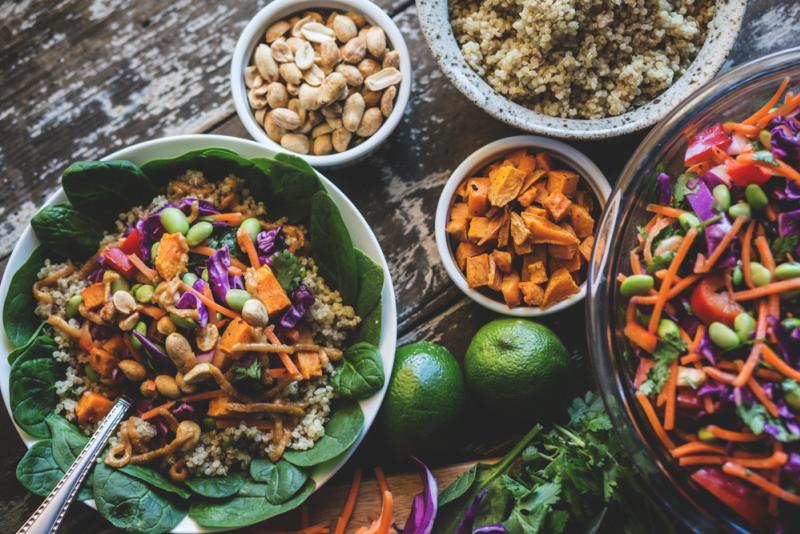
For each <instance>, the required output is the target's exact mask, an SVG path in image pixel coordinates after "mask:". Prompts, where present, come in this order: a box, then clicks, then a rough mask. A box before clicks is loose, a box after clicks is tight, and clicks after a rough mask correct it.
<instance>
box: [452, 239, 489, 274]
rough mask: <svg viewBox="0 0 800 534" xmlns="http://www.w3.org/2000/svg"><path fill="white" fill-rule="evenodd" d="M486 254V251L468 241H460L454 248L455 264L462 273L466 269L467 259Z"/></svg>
mask: <svg viewBox="0 0 800 534" xmlns="http://www.w3.org/2000/svg"><path fill="white" fill-rule="evenodd" d="M484 252H486V249H484V248H483V247H479V246H478V245H476V244H475V243H472V242H470V241H462V242H461V243H459V244H458V246H457V247H456V263H457V264H458V268H459V269H461V270H462V271H463V270H464V269H466V268H467V258H471V257H473V256H477V255H479V254H483V253H484Z"/></svg>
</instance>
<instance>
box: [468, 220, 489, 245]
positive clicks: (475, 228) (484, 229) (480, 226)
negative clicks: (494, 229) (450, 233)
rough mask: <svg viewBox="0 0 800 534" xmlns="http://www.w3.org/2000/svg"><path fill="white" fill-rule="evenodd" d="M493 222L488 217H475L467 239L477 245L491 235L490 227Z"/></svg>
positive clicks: (471, 222)
mask: <svg viewBox="0 0 800 534" xmlns="http://www.w3.org/2000/svg"><path fill="white" fill-rule="evenodd" d="M490 225H491V221H490V220H489V218H488V217H473V218H472V219H470V221H469V230H468V231H467V239H469V240H470V241H473V242H475V243H477V242H478V241H480V240H481V239H483V238H484V237H486V236H487V235H489V227H490Z"/></svg>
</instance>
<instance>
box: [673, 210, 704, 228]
mask: <svg viewBox="0 0 800 534" xmlns="http://www.w3.org/2000/svg"><path fill="white" fill-rule="evenodd" d="M678 222H679V223H680V225H681V228H683V229H684V230H689V229H690V228H697V229H698V230H702V228H703V224H702V223H701V222H700V219H698V218H697V216H696V215H695V214H694V213H689V212H688V211H687V212H686V213H681V215H680V217H678Z"/></svg>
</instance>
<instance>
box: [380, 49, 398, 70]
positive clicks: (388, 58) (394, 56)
mask: <svg viewBox="0 0 800 534" xmlns="http://www.w3.org/2000/svg"><path fill="white" fill-rule="evenodd" d="M382 67H383V68H384V69H386V68H389V67H394V68H396V69H399V68H400V52H398V51H397V50H390V51H388V52H386V55H385V56H383V64H382Z"/></svg>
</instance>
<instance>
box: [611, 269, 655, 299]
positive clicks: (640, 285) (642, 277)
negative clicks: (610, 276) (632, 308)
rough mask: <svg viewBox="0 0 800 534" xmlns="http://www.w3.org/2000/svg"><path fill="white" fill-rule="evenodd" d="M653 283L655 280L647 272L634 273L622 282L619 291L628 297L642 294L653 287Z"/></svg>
mask: <svg viewBox="0 0 800 534" xmlns="http://www.w3.org/2000/svg"><path fill="white" fill-rule="evenodd" d="M654 284H655V281H654V280H653V277H652V276H650V275H649V274H634V275H632V276H629V277H628V278H626V279H625V281H624V282H622V285H621V286H620V288H619V292H620V293H622V296H623V297H628V298H630V297H632V296H634V295H643V294H644V293H647V292H648V291H650V290H651V289H653V285H654Z"/></svg>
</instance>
